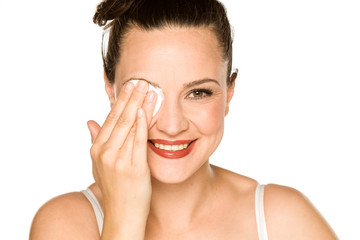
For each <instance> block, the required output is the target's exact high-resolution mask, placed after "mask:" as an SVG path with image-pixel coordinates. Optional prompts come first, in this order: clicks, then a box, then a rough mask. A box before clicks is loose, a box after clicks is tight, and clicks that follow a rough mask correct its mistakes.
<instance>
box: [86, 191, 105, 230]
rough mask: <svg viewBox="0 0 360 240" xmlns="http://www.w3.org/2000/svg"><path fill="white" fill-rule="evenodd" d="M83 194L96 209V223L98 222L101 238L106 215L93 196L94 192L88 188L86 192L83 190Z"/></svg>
mask: <svg viewBox="0 0 360 240" xmlns="http://www.w3.org/2000/svg"><path fill="white" fill-rule="evenodd" d="M81 192H82V193H83V194H84V195H85V197H86V198H87V199H88V200H89V202H90V203H91V206H92V207H93V209H94V213H95V217H96V221H97V224H98V228H99V233H100V236H101V233H102V228H103V222H104V213H103V211H102V209H101V207H100V204H99V202H98V200H97V199H96V197H95V195H94V194H93V192H92V191H91V190H90V189H89V188H87V189H86V190H82V191H81Z"/></svg>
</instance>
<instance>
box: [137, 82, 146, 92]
mask: <svg viewBox="0 0 360 240" xmlns="http://www.w3.org/2000/svg"><path fill="white" fill-rule="evenodd" d="M146 84H147V83H146V82H145V81H138V82H137V84H136V88H137V89H138V90H141V91H143V90H145V88H146Z"/></svg>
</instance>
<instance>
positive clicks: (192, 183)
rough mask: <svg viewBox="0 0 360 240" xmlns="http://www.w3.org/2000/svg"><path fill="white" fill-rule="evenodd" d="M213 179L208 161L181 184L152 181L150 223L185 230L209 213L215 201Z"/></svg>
mask: <svg viewBox="0 0 360 240" xmlns="http://www.w3.org/2000/svg"><path fill="white" fill-rule="evenodd" d="M214 178H215V174H214V171H213V169H212V167H211V166H210V164H209V162H206V163H205V164H204V165H203V166H202V167H201V168H200V169H199V170H198V171H197V172H196V173H195V174H194V175H193V176H191V177H190V178H189V179H187V180H186V181H184V182H181V183H176V184H167V183H162V182H159V181H158V180H156V179H154V178H152V198H151V207H150V213H149V217H148V224H150V225H152V226H156V227H157V228H161V229H164V228H166V229H171V228H174V229H179V228H185V229H186V228H187V227H188V226H189V225H191V224H192V222H193V221H195V220H196V219H197V218H199V217H200V216H201V215H202V213H204V212H205V211H208V208H209V204H211V202H212V201H211V197H212V194H213V191H212V190H213V189H214ZM206 209H207V210H206Z"/></svg>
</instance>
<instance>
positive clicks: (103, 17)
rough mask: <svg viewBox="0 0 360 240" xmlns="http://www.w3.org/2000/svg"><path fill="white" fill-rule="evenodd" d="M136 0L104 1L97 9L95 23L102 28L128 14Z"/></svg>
mask: <svg viewBox="0 0 360 240" xmlns="http://www.w3.org/2000/svg"><path fill="white" fill-rule="evenodd" d="M134 2H135V0H104V1H102V2H101V3H99V5H97V7H96V12H95V14H94V17H93V22H94V23H95V24H98V25H99V26H100V27H102V26H105V25H106V23H107V21H110V20H113V19H115V18H117V17H120V16H121V15H123V14H124V13H125V12H127V11H128V10H129V9H130V7H131V5H132V4H133V3H134Z"/></svg>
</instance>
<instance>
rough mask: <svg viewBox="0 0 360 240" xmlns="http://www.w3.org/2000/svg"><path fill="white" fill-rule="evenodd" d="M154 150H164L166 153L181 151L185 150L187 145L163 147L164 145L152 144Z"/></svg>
mask: <svg viewBox="0 0 360 240" xmlns="http://www.w3.org/2000/svg"><path fill="white" fill-rule="evenodd" d="M154 145H155V147H156V148H159V149H162V150H166V151H181V150H184V149H186V148H187V147H188V146H189V144H187V143H186V144H180V145H164V144H159V143H154Z"/></svg>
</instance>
